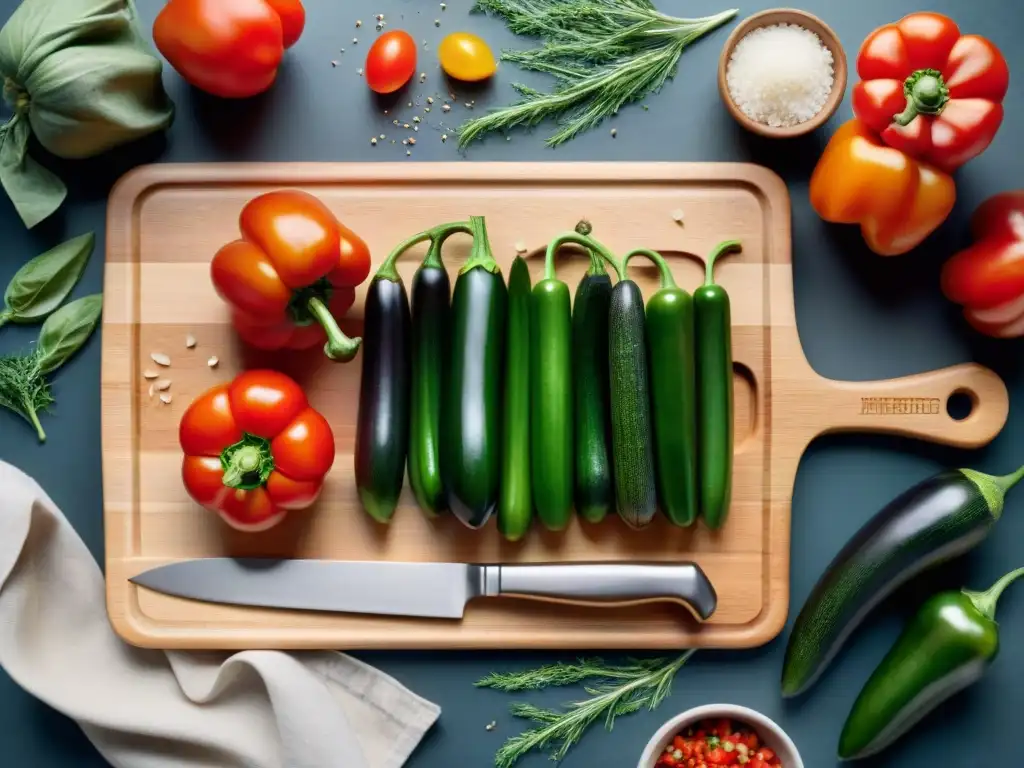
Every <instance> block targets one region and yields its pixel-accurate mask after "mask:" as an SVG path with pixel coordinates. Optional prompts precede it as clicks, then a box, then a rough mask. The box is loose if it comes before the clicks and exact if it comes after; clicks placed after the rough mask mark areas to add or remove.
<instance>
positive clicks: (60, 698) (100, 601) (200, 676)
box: [0, 461, 440, 768]
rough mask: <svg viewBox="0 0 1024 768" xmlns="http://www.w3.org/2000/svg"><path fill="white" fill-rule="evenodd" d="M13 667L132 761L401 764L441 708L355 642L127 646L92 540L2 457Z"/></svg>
mask: <svg viewBox="0 0 1024 768" xmlns="http://www.w3.org/2000/svg"><path fill="white" fill-rule="evenodd" d="M0 666H2V667H3V668H4V669H5V670H6V671H7V673H8V674H9V675H10V676H11V677H12V678H13V679H14V680H15V681H16V682H17V683H18V684H19V685H20V686H21V687H22V688H24V689H25V690H26V691H28V692H29V693H31V694H32V695H33V696H36V697H38V698H39V699H41V700H42V701H44V702H46V703H47V704H49V705H50V706H51V707H53V708H54V709H57V710H59V711H60V712H63V713H64V714H65V715H67V716H68V717H70V718H72V719H74V720H76V721H77V722H78V723H79V725H80V726H81V727H82V730H83V731H84V732H85V734H86V736H88V738H89V740H90V741H92V743H93V744H94V745H95V746H96V749H98V750H99V752H100V753H101V754H102V755H103V756H104V757H105V758H106V759H107V760H108V761H109V762H110V763H111V764H112V765H115V766H118V767H119V768H172V767H173V768H182V767H183V766H201V767H202V768H221V767H222V766H223V768H396V767H397V766H401V765H403V764H404V763H405V762H406V760H407V759H408V757H409V754H410V753H411V752H412V750H413V749H414V748H415V747H416V745H417V744H418V743H419V741H420V739H422V737H423V735H424V733H425V732H426V731H427V730H428V729H429V728H430V727H431V725H433V723H434V721H435V720H436V719H437V717H438V715H439V714H440V709H439V708H438V707H437V706H436V705H434V704H432V703H430V702H428V701H425V700H424V699H422V698H420V697H419V696H417V695H415V694H414V693H412V692H411V691H409V690H408V689H406V688H404V687H403V686H402V685H400V684H399V683H398V682H397V681H396V680H394V679H393V678H391V677H388V676H387V675H385V674H383V673H382V672H379V671H377V670H375V669H373V668H372V667H369V666H367V665H366V664H364V663H362V662H360V661H358V660H356V659H354V658H352V657H350V656H346V655H343V654H341V653H335V652H329V651H324V652H301V653H285V652H282V651H243V652H241V653H234V654H227V653H194V652H165V651H153V650H144V649H140V648H134V647H132V646H129V645H127V644H126V643H124V642H123V641H122V640H120V639H119V638H118V637H117V635H115V634H114V632H113V630H112V629H111V628H110V624H109V623H108V621H107V614H106V605H105V600H104V588H103V574H102V573H101V572H100V569H99V567H98V566H97V565H96V561H95V560H93V558H92V556H91V555H90V554H89V551H88V549H86V547H85V544H84V542H83V541H82V540H81V538H80V537H79V536H78V534H77V533H75V531H74V529H73V528H72V527H71V525H70V524H69V523H68V521H67V519H66V518H65V517H64V515H63V514H62V513H61V512H60V510H58V509H57V507H56V506H55V505H54V503H53V501H52V500H51V499H50V498H49V497H48V496H47V495H46V493H45V492H44V491H43V489H42V488H40V487H39V485H38V484H37V483H36V482H35V481H34V480H32V479H31V478H30V477H28V476H27V475H25V474H24V473H23V472H21V471H20V470H18V469H15V468H14V467H12V466H10V465H9V464H6V463H4V462H2V461H0Z"/></svg>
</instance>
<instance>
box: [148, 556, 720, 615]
mask: <svg viewBox="0 0 1024 768" xmlns="http://www.w3.org/2000/svg"><path fill="white" fill-rule="evenodd" d="M130 581H132V582H133V583H135V584H138V585H139V586H142V587H146V588H148V589H152V590H155V591H157V592H163V593H164V594H168V595H174V596H176V597H185V598H189V599H192V600H200V601H203V602H208V603H226V604H230V605H252V606H258V607H261V608H290V609H293V610H307V611H332V612H340V613H367V614H382V615H392V616H426V617H436V618H445V619H460V618H462V615H463V611H464V610H465V607H466V603H467V602H468V601H469V600H471V599H473V598H475V597H497V596H499V595H506V596H513V597H523V598H531V599H536V600H549V601H550V600H555V601H564V602H572V603H581V604H588V605H622V604H629V603H641V602H651V601H663V600H668V601H674V602H677V603H682V604H683V605H685V606H686V607H687V608H689V609H690V611H691V612H692V613H693V614H694V615H695V616H696V617H697V618H699V619H702V620H703V619H707V618H708V617H709V616H711V614H712V613H714V611H715V605H716V601H717V597H716V595H715V589H714V587H713V586H712V585H711V582H710V581H709V580H708V577H707V576H706V575H705V574H704V571H702V570H701V569H700V566H698V565H696V564H693V563H681V564H668V563H660V564H659V563H649V564H634V563H569V564H550V565H547V564H545V565H532V564H531V565H468V564H465V563H394V562H375V561H365V562H363V561H341V560H282V559H273V558H230V557H213V558H202V559H198V560H185V561H182V562H179V563H172V564H170V565H164V566H160V567H159V568H153V569H152V570H149V571H144V572H143V573H140V574H139V575H138V576H135V577H133V578H132V579H130Z"/></svg>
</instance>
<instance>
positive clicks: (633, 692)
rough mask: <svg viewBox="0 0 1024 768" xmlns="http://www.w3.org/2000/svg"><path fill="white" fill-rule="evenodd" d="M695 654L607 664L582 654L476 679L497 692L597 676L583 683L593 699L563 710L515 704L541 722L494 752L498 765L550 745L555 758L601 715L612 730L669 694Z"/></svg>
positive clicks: (516, 710) (506, 767)
mask: <svg viewBox="0 0 1024 768" xmlns="http://www.w3.org/2000/svg"><path fill="white" fill-rule="evenodd" d="M693 653H694V650H688V651H686V652H685V653H683V654H682V655H681V656H678V657H677V658H675V659H647V660H641V661H634V662H632V663H631V664H628V665H622V666H609V665H607V664H605V663H604V662H603V661H602V660H601V659H582V660H580V661H579V662H578V663H576V664H562V663H558V664H547V665H544V666H542V667H538V668H536V669H532V670H527V671H523V672H510V673H492V674H490V675H488V676H487V677H484V678H483V679H481V680H479V681H477V683H476V685H477V686H478V687H480V688H494V689H496V690H499V691H532V690H539V689H542V688H548V687H552V686H563V685H574V684H576V683H581V682H584V681H587V680H592V681H596V682H594V683H592V684H591V685H587V686H585V687H584V690H586V692H587V693H588V694H590V698H589V699H584V700H582V701H574V702H572V703H570V704H568V705H566V707H565V709H564V711H561V712H559V711H556V710H553V709H542V708H540V707H535V706H533V705H532V704H525V703H516V704H513V705H512V706H511V712H512V714H513V715H514V716H515V717H520V718H523V719H526V720H532V721H533V722H534V723H537V725H536V726H535V727H533V728H530V729H528V730H526V731H523V732H522V733H520V734H519V735H518V736H513V737H512V738H510V739H508V741H506V742H505V743H504V744H503V745H502V746H501V748H500V749H499V750H498V752H497V754H496V755H495V756H494V765H495V768H511V766H513V765H515V763H516V762H517V761H518V760H519V759H520V758H522V757H525V756H526V755H527V754H528V753H529V752H532V751H533V750H535V749H542V750H549V751H550V752H551V758H552V759H553V760H561V759H562V758H564V757H565V756H566V755H567V754H568V752H569V750H570V749H572V747H573V746H575V745H576V744H577V743H578V742H579V741H580V739H582V738H583V735H584V734H585V733H586V731H587V729H588V728H590V726H592V725H593V724H594V723H596V722H598V721H599V720H603V721H604V725H605V728H607V729H608V730H609V731H610V730H611V729H612V726H613V725H614V724H615V718H617V717H620V716H622V715H630V714H632V713H634V712H637V711H639V710H641V709H643V708H645V707H646V708H647V709H654V708H655V707H657V706H658V705H659V704H661V702H662V701H664V700H665V697H666V696H668V695H669V693H670V692H671V690H672V680H673V679H674V678H675V675H676V672H678V671H679V670H680V669H681V668H682V666H683V665H684V664H686V662H687V661H688V660H689V658H690V657H691V656H692V655H693Z"/></svg>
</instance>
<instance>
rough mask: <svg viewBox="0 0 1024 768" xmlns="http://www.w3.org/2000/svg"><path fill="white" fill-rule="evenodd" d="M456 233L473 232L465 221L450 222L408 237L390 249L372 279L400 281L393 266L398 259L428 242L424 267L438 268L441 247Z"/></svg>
mask: <svg viewBox="0 0 1024 768" xmlns="http://www.w3.org/2000/svg"><path fill="white" fill-rule="evenodd" d="M457 232H463V233H466V234H472V232H473V230H472V229H471V228H470V225H469V224H468V223H466V222H465V221H452V222H449V223H447V224H439V225H438V226H436V227H432V228H431V229H427V230H424V231H423V232H419V233H417V234H415V235H413V236H412V237H408V238H406V239H405V240H403V241H402V242H400V243H399V244H398V245H396V246H395V247H394V249H392V251H391V253H389V254H388V257H387V258H386V259H384V263H383V264H381V265H380V269H378V270H377V272H376V273H375V274H374V276H373V277H374V279H377V278H381V279H383V280H390V281H391V282H393V283H397V282H400V281H401V279H402V278H401V277H399V275H398V269H397V267H396V266H395V264H396V263H397V262H398V257H399V256H401V255H402V254H403V253H405V252H406V251H408V250H409V249H410V248H412V247H413V246H414V245H419V244H420V243H422V242H424V241H426V240H429V241H430V248H429V249H428V250H427V255H426V257H424V259H423V265H424V266H430V267H440V266H442V264H441V245H442V244H443V243H444V241H445V240H447V239H448V238H449V237H450V236H451V235H454V234H455V233H457Z"/></svg>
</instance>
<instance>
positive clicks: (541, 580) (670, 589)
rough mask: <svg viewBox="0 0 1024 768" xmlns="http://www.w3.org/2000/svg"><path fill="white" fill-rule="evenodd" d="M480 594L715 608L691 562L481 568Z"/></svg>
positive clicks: (709, 588)
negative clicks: (664, 603) (482, 577)
mask: <svg viewBox="0 0 1024 768" xmlns="http://www.w3.org/2000/svg"><path fill="white" fill-rule="evenodd" d="M484 595H487V596H490V597H496V596H498V595H509V596H515V597H525V598H531V599H535V600H553V601H557V602H571V603H583V604H588V605H604V606H610V605H630V604H636V603H647V602H654V601H665V600H667V601H671V602H676V603H682V604H683V605H684V606H686V607H687V608H688V609H690V611H692V612H693V614H694V616H696V617H697V618H698V619H701V620H705V619H707V618H709V617H710V616H711V614H712V613H714V612H715V607H716V605H717V602H718V596H717V595H716V594H715V588H714V586H713V585H712V584H711V581H710V580H709V579H708V577H707V575H706V574H705V573H704V571H702V570H701V568H700V566H699V565H697V564H696V563H682V564H669V563H663V564H653V563H652V564H635V563H587V564H583V563H580V564H576V563H573V564H559V565H488V566H484Z"/></svg>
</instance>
